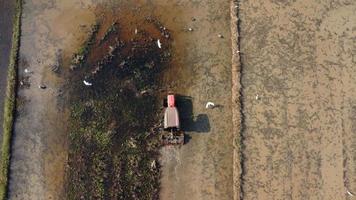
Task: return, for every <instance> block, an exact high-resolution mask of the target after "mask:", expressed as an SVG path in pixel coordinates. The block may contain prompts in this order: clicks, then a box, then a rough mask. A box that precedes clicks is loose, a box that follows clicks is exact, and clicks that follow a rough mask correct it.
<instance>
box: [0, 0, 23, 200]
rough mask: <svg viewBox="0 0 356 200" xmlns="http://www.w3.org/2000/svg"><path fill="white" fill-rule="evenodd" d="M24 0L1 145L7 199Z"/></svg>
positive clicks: (0, 182)
mask: <svg viewBox="0 0 356 200" xmlns="http://www.w3.org/2000/svg"><path fill="white" fill-rule="evenodd" d="M21 13H22V0H16V11H15V16H14V21H13V23H14V24H13V31H12V47H11V52H10V62H9V66H8V75H7V87H6V97H5V104H4V106H5V108H4V122H3V131H2V133H3V134H2V146H1V160H0V161H1V163H0V166H1V171H0V198H1V199H6V195H7V187H8V177H9V167H10V158H11V138H12V133H13V125H14V120H15V107H16V88H17V64H18V55H19V47H20V34H21Z"/></svg>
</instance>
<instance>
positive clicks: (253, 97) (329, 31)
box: [239, 0, 356, 199]
mask: <svg viewBox="0 0 356 200" xmlns="http://www.w3.org/2000/svg"><path fill="white" fill-rule="evenodd" d="M239 16H240V20H241V26H240V28H241V33H240V34H241V36H242V38H241V43H240V45H241V52H242V65H243V72H242V85H243V88H244V89H243V104H244V109H243V114H244V116H245V130H244V131H243V133H242V134H243V137H244V141H243V144H244V145H243V146H244V150H243V156H244V157H243V159H244V162H243V169H244V174H243V176H242V189H243V196H244V199H353V198H354V197H352V195H355V193H356V185H355V184H356V179H355V177H356V174H355V173H356V167H355V166H356V165H355V161H356V156H355V155H356V149H355V144H356V141H355V138H356V137H355V136H356V135H355V127H354V124H355V102H356V101H355V100H356V98H355V86H356V81H355V75H356V71H355V69H356V68H355V50H356V48H355V47H356V46H355V33H356V32H355V30H356V24H355V21H356V4H355V1H352V0H351V1H347V0H345V1H342V0H327V1H303V0H301V1H272V0H271V1H241V2H240V13H239Z"/></svg>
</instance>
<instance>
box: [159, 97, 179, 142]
mask: <svg viewBox="0 0 356 200" xmlns="http://www.w3.org/2000/svg"><path fill="white" fill-rule="evenodd" d="M164 105H165V110H164V122H163V124H164V127H163V130H164V131H163V133H162V143H163V144H164V145H182V144H184V132H183V131H182V130H180V121H179V112H178V109H177V107H176V100H175V95H174V94H168V96H167V100H166V102H165V103H164Z"/></svg>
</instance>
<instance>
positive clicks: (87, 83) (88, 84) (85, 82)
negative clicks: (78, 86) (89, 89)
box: [83, 80, 93, 86]
mask: <svg viewBox="0 0 356 200" xmlns="http://www.w3.org/2000/svg"><path fill="white" fill-rule="evenodd" d="M83 83H84V85H86V86H92V85H93V84H92V83H90V82H88V81H86V80H84V81H83Z"/></svg>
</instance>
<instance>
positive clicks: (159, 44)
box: [157, 39, 162, 49]
mask: <svg viewBox="0 0 356 200" xmlns="http://www.w3.org/2000/svg"><path fill="white" fill-rule="evenodd" d="M157 46H158V48H160V49H161V48H162V44H161V41H160V40H159V39H158V40H157Z"/></svg>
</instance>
